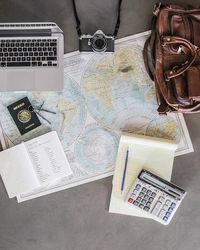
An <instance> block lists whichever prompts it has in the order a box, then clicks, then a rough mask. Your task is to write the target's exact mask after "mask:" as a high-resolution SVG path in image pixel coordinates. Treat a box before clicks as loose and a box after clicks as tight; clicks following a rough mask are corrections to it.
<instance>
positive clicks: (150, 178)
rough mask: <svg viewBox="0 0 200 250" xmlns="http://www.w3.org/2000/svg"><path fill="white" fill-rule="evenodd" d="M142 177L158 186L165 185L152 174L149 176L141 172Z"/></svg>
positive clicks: (162, 186)
mask: <svg viewBox="0 0 200 250" xmlns="http://www.w3.org/2000/svg"><path fill="white" fill-rule="evenodd" d="M142 178H143V179H144V180H146V181H148V182H150V183H152V184H154V185H157V186H159V187H160V188H163V189H164V188H166V185H165V184H164V183H162V182H161V181H159V180H158V179H156V178H154V177H152V176H150V175H148V174H146V173H143V175H142Z"/></svg>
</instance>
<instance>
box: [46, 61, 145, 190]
mask: <svg viewBox="0 0 200 250" xmlns="http://www.w3.org/2000/svg"><path fill="white" fill-rule="evenodd" d="M47 61H57V57H47ZM137 185H139V184H137ZM137 185H136V188H137ZM139 186H140V185H139ZM140 187H141V186H140ZM140 187H139V188H138V190H139V189H140Z"/></svg>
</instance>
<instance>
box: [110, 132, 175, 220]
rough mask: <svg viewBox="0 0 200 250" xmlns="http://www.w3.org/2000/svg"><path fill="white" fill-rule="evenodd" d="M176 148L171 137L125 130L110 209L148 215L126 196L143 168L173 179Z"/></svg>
mask: <svg viewBox="0 0 200 250" xmlns="http://www.w3.org/2000/svg"><path fill="white" fill-rule="evenodd" d="M127 149H129V158H128V164H127V169H126V177H125V183H124V189H123V192H122V191H121V182H122V178H123V171H124V163H125V158H126V152H127ZM176 149H177V143H176V142H174V141H171V140H165V139H161V138H155V137H149V136H143V135H136V134H131V133H122V136H121V139H120V143H119V149H118V156H117V160H116V164H115V173H114V177H113V188H112V194H111V200H110V207H109V212H111V213H120V214H127V215H132V216H139V217H148V214H146V213H144V212H142V211H138V209H137V208H134V207H130V206H129V205H128V204H126V203H125V202H124V200H125V198H126V196H127V193H128V191H129V189H130V187H131V185H132V184H133V182H134V180H135V179H136V177H137V176H138V174H139V172H140V171H141V170H142V169H143V168H144V169H147V170H149V171H151V172H152V173H154V174H156V175H158V176H160V177H162V178H164V179H166V180H169V181H170V179H171V173H172V167H173V161H174V153H175V150H176Z"/></svg>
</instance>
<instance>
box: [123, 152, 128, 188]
mask: <svg viewBox="0 0 200 250" xmlns="http://www.w3.org/2000/svg"><path fill="white" fill-rule="evenodd" d="M128 154H129V149H127V151H126V160H125V164H124V172H123V177H122V185H121V191H122V192H123V190H124V183H125V178H126V169H127V165H128Z"/></svg>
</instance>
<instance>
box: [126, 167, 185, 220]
mask: <svg viewBox="0 0 200 250" xmlns="http://www.w3.org/2000/svg"><path fill="white" fill-rule="evenodd" d="M185 195H186V191H184V190H183V189H182V188H180V187H178V186H176V185H174V184H173V183H171V182H168V181H166V180H164V179H162V178H160V177H158V176H156V175H154V174H152V173H151V172H149V171H147V170H145V169H143V170H142V171H141V172H140V174H139V175H138V177H137V179H136V181H135V182H134V184H133V185H132V187H131V189H130V190H129V192H128V195H127V197H126V202H127V203H128V204H130V205H131V206H134V207H136V208H138V209H140V210H142V211H145V212H146V213H148V214H149V215H150V217H151V218H152V219H154V220H156V221H158V222H160V223H162V224H164V225H168V224H169V222H170V221H171V219H172V217H173V216H174V214H175V212H176V210H177V208H178V207H179V205H180V203H181V201H182V200H183V198H184V197H185Z"/></svg>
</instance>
